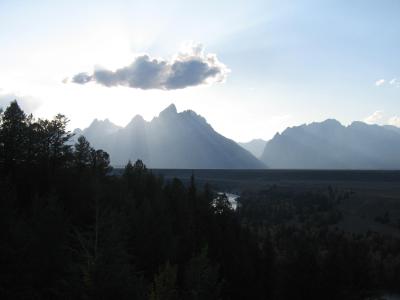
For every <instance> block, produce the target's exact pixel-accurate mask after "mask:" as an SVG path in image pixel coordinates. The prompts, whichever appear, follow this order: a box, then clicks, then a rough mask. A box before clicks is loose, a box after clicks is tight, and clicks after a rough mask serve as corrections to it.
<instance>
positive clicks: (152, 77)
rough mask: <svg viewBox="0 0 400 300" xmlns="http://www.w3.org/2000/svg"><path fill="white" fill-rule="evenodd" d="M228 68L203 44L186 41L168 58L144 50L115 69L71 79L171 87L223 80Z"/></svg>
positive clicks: (183, 86)
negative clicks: (132, 59) (179, 49)
mask: <svg viewBox="0 0 400 300" xmlns="http://www.w3.org/2000/svg"><path fill="white" fill-rule="evenodd" d="M228 73H229V69H228V68H227V67H226V66H225V65H224V64H222V63H221V62H220V61H219V60H218V58H217V56H216V55H215V54H204V50H203V46H202V45H201V44H197V43H188V44H186V45H185V47H184V48H183V50H182V51H181V52H180V53H178V54H177V55H175V56H174V57H173V58H172V59H171V60H164V59H161V58H152V57H151V56H149V55H147V54H144V55H141V56H138V57H136V58H135V60H134V61H133V62H132V63H131V64H130V65H129V66H126V67H123V68H120V69H117V70H115V71H111V70H107V69H96V70H95V71H94V72H93V73H92V74H89V73H86V72H82V73H78V74H76V75H75V76H73V78H72V82H74V83H78V84H86V83H89V82H96V83H98V84H101V85H104V86H107V87H112V86H120V85H121V86H127V87H131V88H139V89H144V90H147V89H161V90H174V89H183V88H187V87H190V86H197V85H201V84H207V83H215V82H223V81H224V80H225V79H226V76H227V74H228Z"/></svg>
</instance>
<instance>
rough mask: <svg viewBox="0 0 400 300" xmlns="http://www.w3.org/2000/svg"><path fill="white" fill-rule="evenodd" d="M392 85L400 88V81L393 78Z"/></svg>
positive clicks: (390, 82)
mask: <svg viewBox="0 0 400 300" xmlns="http://www.w3.org/2000/svg"><path fill="white" fill-rule="evenodd" d="M389 84H390V85H393V86H395V87H400V79H399V78H393V79H392V80H390V81H389Z"/></svg>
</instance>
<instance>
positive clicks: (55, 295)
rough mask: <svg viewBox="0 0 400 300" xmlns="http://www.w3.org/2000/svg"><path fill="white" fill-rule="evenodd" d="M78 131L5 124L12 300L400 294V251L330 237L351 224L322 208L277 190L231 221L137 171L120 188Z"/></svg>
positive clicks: (20, 118)
mask: <svg viewBox="0 0 400 300" xmlns="http://www.w3.org/2000/svg"><path fill="white" fill-rule="evenodd" d="M67 122H68V120H67V119H66V117H65V116H63V115H57V116H56V117H55V118H54V119H53V120H41V119H34V118H33V117H32V116H30V115H26V114H25V113H24V112H23V111H22V110H21V109H20V108H19V106H18V104H17V103H16V102H12V103H11V104H10V106H9V107H7V108H6V109H5V111H4V112H2V113H1V115H0V176H1V177H0V298H1V299H160V300H161V299H162V300H164V299H171V300H173V299H196V300H200V299H365V298H366V297H369V296H371V295H374V291H377V290H379V289H381V288H392V289H394V288H393V287H396V286H397V287H398V286H399V285H398V284H399V281H398V278H399V277H396V276H398V275H399V274H400V268H399V266H400V263H399V251H400V245H399V241H398V240H395V239H393V240H388V239H386V238H383V237H381V236H378V235H375V234H371V235H369V236H361V237H358V236H351V235H347V234H344V233H341V232H337V231H334V230H331V229H329V228H330V227H329V225H330V224H332V223H334V222H335V221H336V220H337V219H338V218H340V215H337V213H336V211H335V210H334V206H333V204H332V203H331V200H330V199H326V198H324V197H325V196H321V195H303V196H298V195H297V196H294V195H286V194H283V195H281V194H279V193H277V192H276V191H275V190H271V191H268V192H266V193H264V194H262V195H261V196H260V195H256V194H254V195H252V196H251V195H247V198H246V195H245V197H244V198H245V199H243V201H242V206H241V207H240V208H239V209H238V211H234V210H232V208H231V206H230V204H229V201H227V198H226V196H223V195H222V196H221V195H219V196H218V195H215V194H214V193H213V191H211V190H210V188H209V187H208V186H207V185H206V186H204V187H198V186H196V184H195V180H194V178H192V180H191V181H190V183H189V184H183V183H182V182H181V181H179V180H178V179H174V180H171V181H168V182H165V181H164V180H163V179H162V178H161V177H158V176H155V175H154V174H153V173H152V172H151V170H148V169H147V168H146V166H145V165H144V164H143V162H142V161H140V160H138V161H136V162H135V163H131V162H128V164H127V165H126V167H125V169H124V172H123V175H122V176H113V175H112V173H110V170H111V168H110V159H109V155H108V154H107V153H106V152H104V151H102V150H95V149H93V148H92V147H91V146H90V144H89V142H88V141H87V140H86V139H85V138H84V137H79V138H78V140H77V143H76V144H75V145H72V143H71V137H72V135H71V133H70V132H68V131H67V130H66V126H67ZM296 197H297V198H296ZM293 199H296V201H294V200H293ZM245 200H246V201H245ZM247 200H248V201H247ZM298 217H299V218H302V219H301V220H302V221H301V222H300V223H298V224H297V223H295V222H292V223H290V222H291V220H293V219H295V218H298ZM324 218H328V219H327V220H328V221H324V220H325V219H324ZM321 220H322V221H321ZM288 222H289V223H288ZM374 253H375V254H376V257H375V258H373V259H372V258H371V257H372V256H371V255H372V254H374ZM383 255H386V257H383ZM371 259H372V260H371ZM396 259H397V264H395V263H394V262H395V261H396ZM390 263H391V265H390V266H388V264H390ZM371 265H373V267H371ZM390 268H391V269H390Z"/></svg>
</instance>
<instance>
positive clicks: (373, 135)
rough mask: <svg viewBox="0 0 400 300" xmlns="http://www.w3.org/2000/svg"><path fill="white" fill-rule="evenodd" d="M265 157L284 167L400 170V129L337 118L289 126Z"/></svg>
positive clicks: (268, 146)
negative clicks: (341, 122)
mask: <svg viewBox="0 0 400 300" xmlns="http://www.w3.org/2000/svg"><path fill="white" fill-rule="evenodd" d="M261 160H262V161H263V162H264V163H265V164H267V165H268V166H269V167H270V168H282V169H400V129H399V128H397V127H394V126H378V125H368V124H366V123H363V122H359V121H357V122H353V123H352V124H351V125H349V126H343V125H342V124H340V123H339V122H338V121H336V120H334V119H328V120H326V121H324V122H320V123H311V124H309V125H301V126H296V127H290V128H287V129H286V130H285V131H283V132H282V134H279V133H277V134H276V135H275V136H274V137H273V138H272V139H271V140H270V141H268V142H267V144H266V145H265V149H264V152H263V154H262V155H261Z"/></svg>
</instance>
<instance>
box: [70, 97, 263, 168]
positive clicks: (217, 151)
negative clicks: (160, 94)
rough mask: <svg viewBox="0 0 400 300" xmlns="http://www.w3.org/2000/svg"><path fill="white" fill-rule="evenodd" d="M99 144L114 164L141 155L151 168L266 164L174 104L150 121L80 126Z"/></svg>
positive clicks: (233, 166)
mask: <svg viewBox="0 0 400 300" xmlns="http://www.w3.org/2000/svg"><path fill="white" fill-rule="evenodd" d="M75 132H76V133H77V135H84V136H85V137H86V138H87V139H88V140H89V142H90V143H91V144H92V145H93V146H94V147H96V148H101V149H104V150H105V151H107V152H108V153H109V154H110V156H111V163H112V164H113V165H114V166H123V165H125V164H126V163H127V161H128V160H133V161H134V160H136V159H142V160H143V161H144V162H145V163H146V164H147V165H148V166H149V167H151V168H182V169H260V168H264V167H265V166H264V164H263V163H262V162H261V161H259V160H258V159H257V158H255V157H254V156H253V155H252V154H251V153H249V152H248V151H246V150H244V149H243V148H242V147H240V146H239V145H238V144H237V143H235V142H234V141H232V140H230V139H228V138H226V137H224V136H222V135H221V134H219V133H217V132H216V131H215V130H214V129H213V128H212V127H211V126H210V125H209V124H208V123H207V121H206V120H205V119H204V118H203V117H201V116H200V115H198V114H196V113H195V112H194V111H191V110H187V111H184V112H181V113H178V112H177V109H176V107H175V105H174V104H171V105H169V106H168V107H167V108H165V109H164V110H163V111H161V112H160V114H159V116H158V117H155V118H153V120H151V121H150V122H147V121H145V120H144V119H143V118H142V117H141V116H140V115H137V116H135V117H134V118H133V119H132V120H131V122H130V123H129V124H128V125H127V126H126V127H118V126H116V125H115V124H112V123H111V122H110V121H108V120H105V121H98V120H94V121H93V122H92V124H91V125H90V126H89V127H88V128H86V129H84V130H80V129H77V130H76V131H75Z"/></svg>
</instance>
